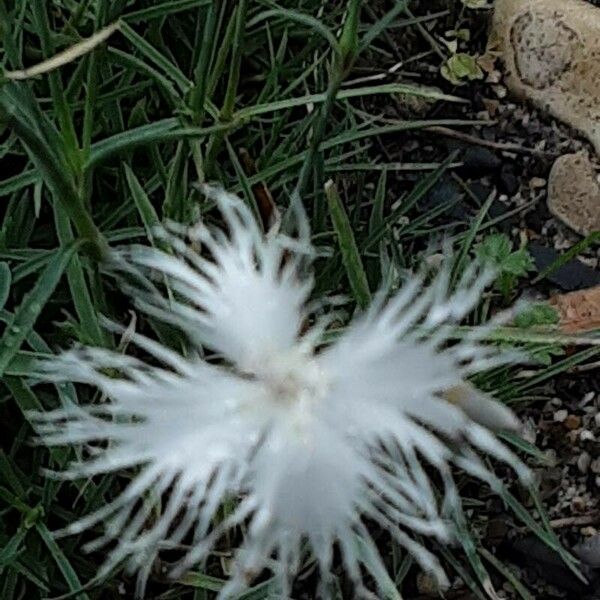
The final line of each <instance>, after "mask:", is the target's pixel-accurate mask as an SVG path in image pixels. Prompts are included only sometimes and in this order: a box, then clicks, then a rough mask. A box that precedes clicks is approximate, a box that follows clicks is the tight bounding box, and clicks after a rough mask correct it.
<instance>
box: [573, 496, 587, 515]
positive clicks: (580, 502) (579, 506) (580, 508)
mask: <svg viewBox="0 0 600 600" xmlns="http://www.w3.org/2000/svg"><path fill="white" fill-rule="evenodd" d="M571 508H572V509H573V510H574V511H575V512H578V513H582V512H584V511H585V509H586V508H587V505H586V502H585V500H584V499H583V498H582V497H581V496H575V497H574V498H573V499H572V500H571Z"/></svg>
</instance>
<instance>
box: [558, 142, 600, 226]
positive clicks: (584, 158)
mask: <svg viewBox="0 0 600 600" xmlns="http://www.w3.org/2000/svg"><path fill="white" fill-rule="evenodd" d="M548 208H549V209H550V212H551V213H552V214H553V215H554V216H555V217H557V218H559V219H560V220H561V221H563V222H564V223H566V224H567V225H568V226H569V227H571V229H573V230H575V231H576V232H577V233H580V234H582V235H589V234H590V233H592V232H594V231H600V183H598V175H597V173H596V169H595V165H594V164H593V163H592V161H591V160H590V157H589V156H588V154H587V152H577V153H576V154H565V155H564V156H561V157H560V158H558V159H557V160H556V162H555V163H554V165H553V166H552V170H551V171H550V177H549V180H548Z"/></svg>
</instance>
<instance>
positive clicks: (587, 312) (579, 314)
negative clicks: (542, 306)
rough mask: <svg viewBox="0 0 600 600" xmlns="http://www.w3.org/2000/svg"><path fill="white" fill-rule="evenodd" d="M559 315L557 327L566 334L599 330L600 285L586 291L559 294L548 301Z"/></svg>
mask: <svg viewBox="0 0 600 600" xmlns="http://www.w3.org/2000/svg"><path fill="white" fill-rule="evenodd" d="M550 305H552V306H554V307H555V308H556V310H557V311H558V315H559V318H560V320H559V327H560V329H561V330H562V331H564V332H566V333H581V332H584V331H593V330H594V329H598V328H600V285H597V286H595V287H593V288H589V289H587V290H579V291H577V292H570V293H568V294H559V295H557V296H554V297H552V298H551V299H550Z"/></svg>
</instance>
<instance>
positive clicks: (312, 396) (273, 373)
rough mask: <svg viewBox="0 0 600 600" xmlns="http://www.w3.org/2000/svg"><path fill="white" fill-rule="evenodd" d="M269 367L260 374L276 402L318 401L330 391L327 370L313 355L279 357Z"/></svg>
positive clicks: (308, 402)
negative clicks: (323, 368)
mask: <svg viewBox="0 0 600 600" xmlns="http://www.w3.org/2000/svg"><path fill="white" fill-rule="evenodd" d="M269 367H270V368H268V369H265V370H264V371H263V375H262V377H261V378H262V379H263V381H264V382H265V384H266V386H267V389H268V391H269V394H270V396H271V399H272V400H273V402H275V403H277V404H280V405H290V404H299V403H301V404H315V403H317V402H319V401H320V400H322V399H323V398H324V397H325V395H326V393H327V389H328V387H329V386H328V380H327V377H326V374H325V373H324V372H323V370H322V369H321V367H320V366H319V365H318V364H317V362H316V361H315V360H314V358H312V357H307V356H293V355H292V356H283V357H277V358H275V359H274V360H273V361H272V362H271V363H270V365H269Z"/></svg>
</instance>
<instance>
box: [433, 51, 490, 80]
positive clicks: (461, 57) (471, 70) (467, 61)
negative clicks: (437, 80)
mask: <svg viewBox="0 0 600 600" xmlns="http://www.w3.org/2000/svg"><path fill="white" fill-rule="evenodd" d="M441 73H442V76H443V77H445V78H446V79H447V80H448V81H450V82H451V83H453V84H454V85H462V84H463V83H465V82H466V81H473V80H475V79H483V71H482V70H481V67H480V66H479V65H478V64H477V58H476V57H474V56H471V55H470V54H466V53H465V52H457V53H456V54H453V55H452V56H451V57H450V58H449V59H448V60H447V61H446V62H445V63H444V64H443V65H442V68H441Z"/></svg>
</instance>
